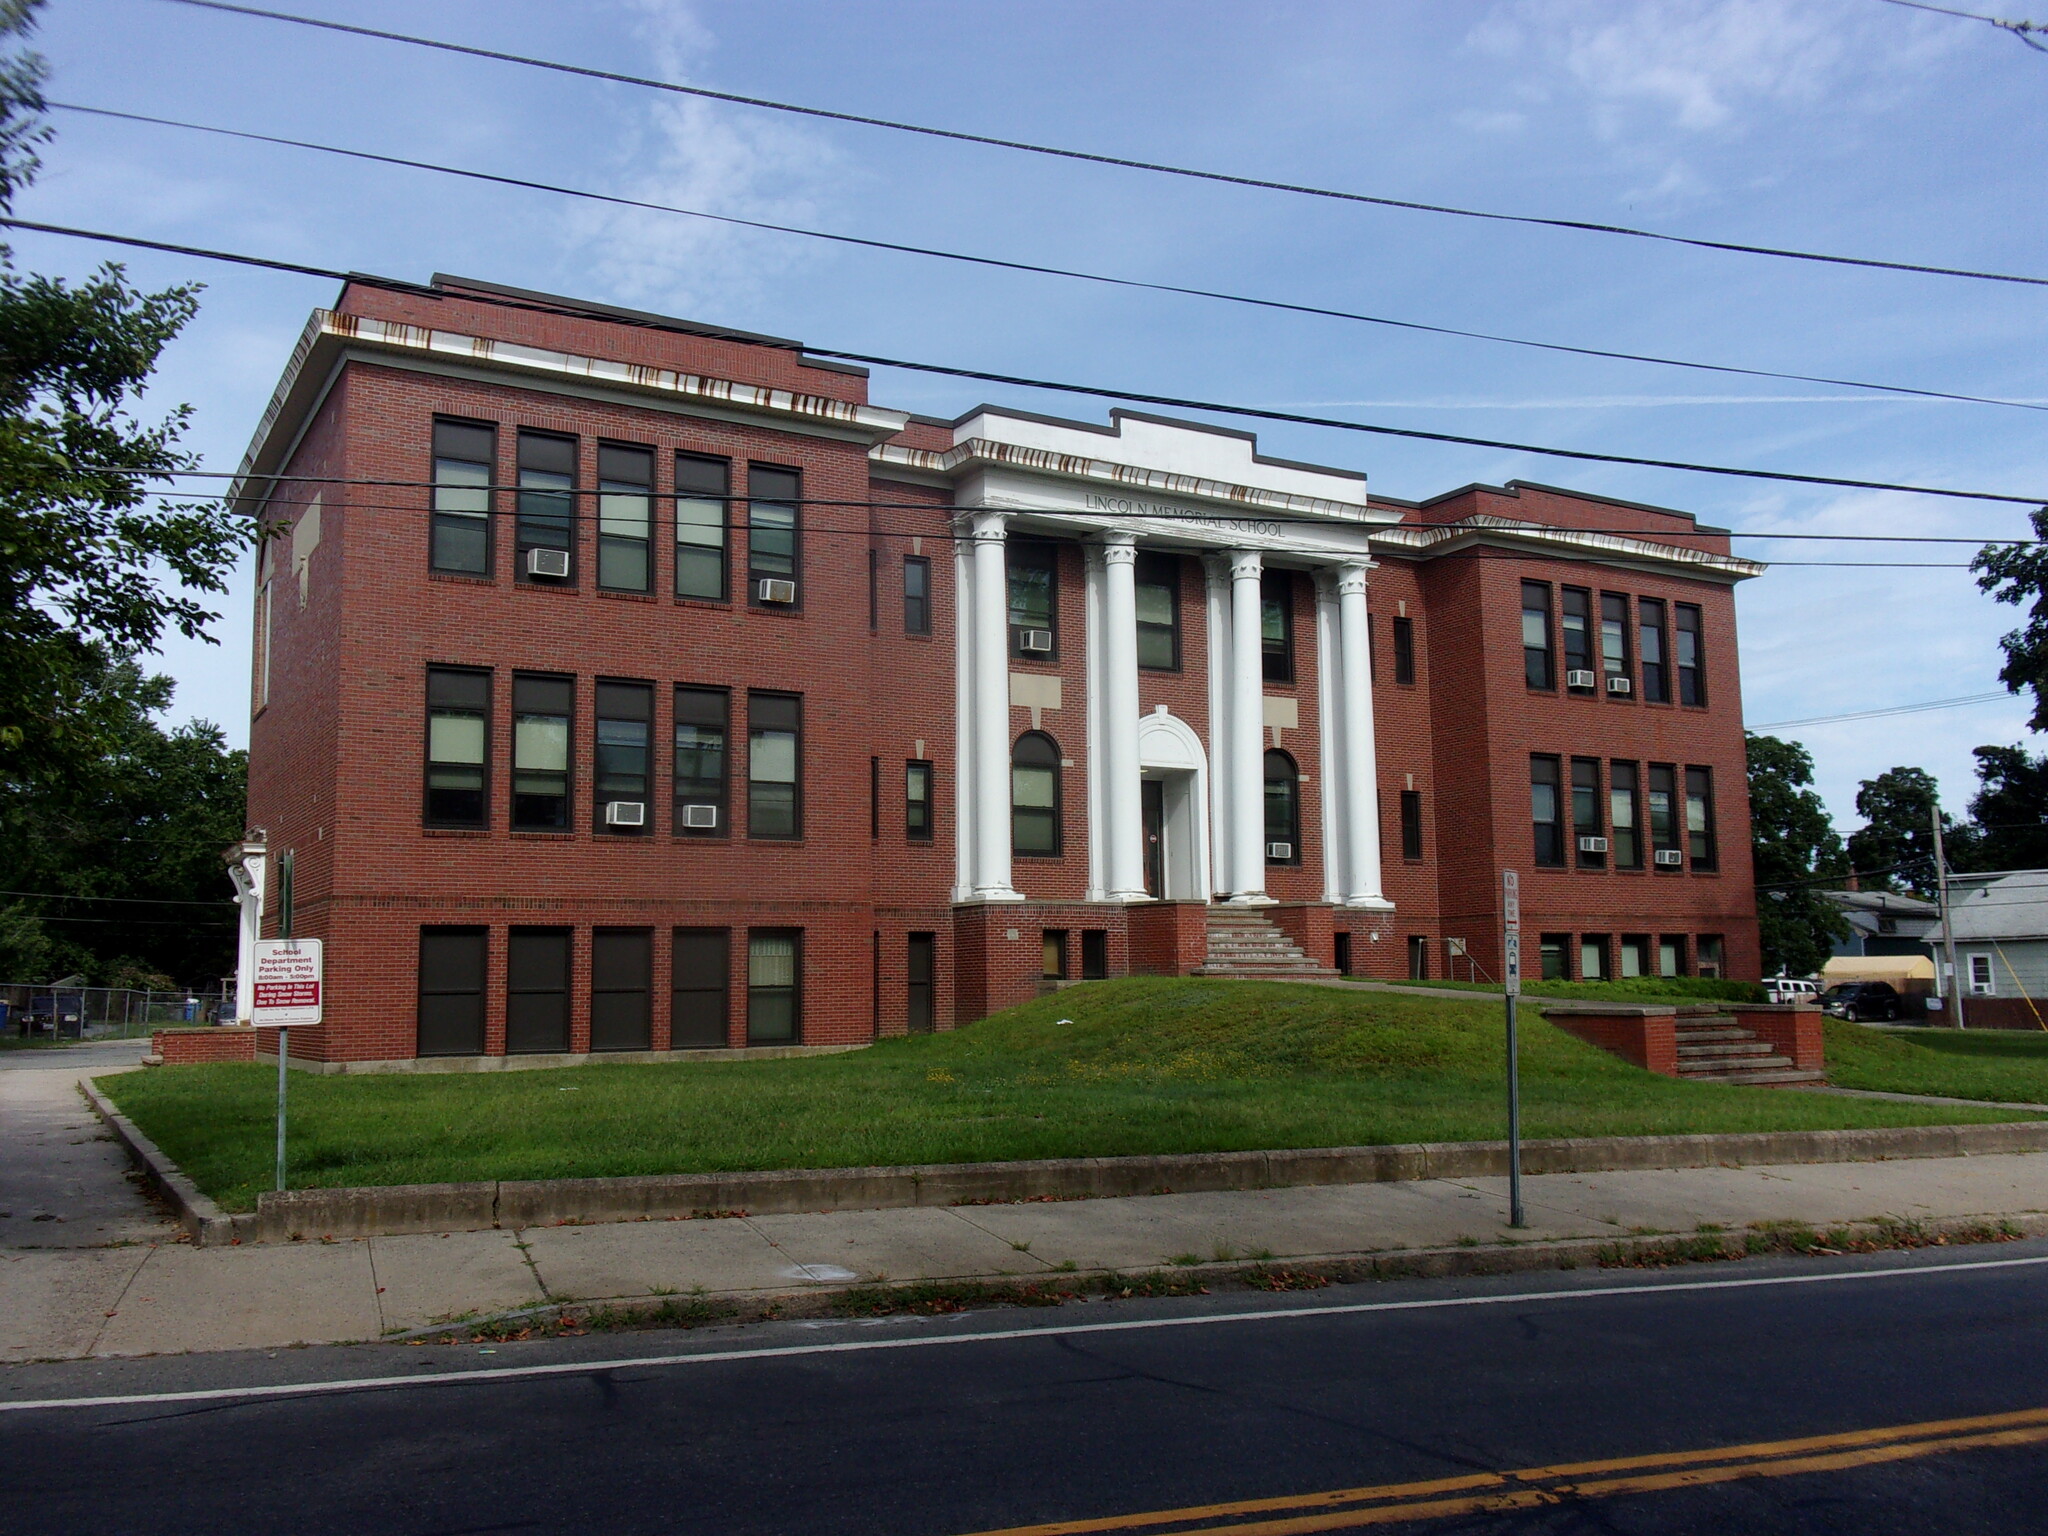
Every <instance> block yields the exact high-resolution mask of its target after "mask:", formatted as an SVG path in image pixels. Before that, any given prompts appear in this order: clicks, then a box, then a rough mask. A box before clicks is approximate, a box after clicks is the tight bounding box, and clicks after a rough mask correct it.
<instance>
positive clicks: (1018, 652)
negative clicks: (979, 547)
mask: <svg viewBox="0 0 2048 1536" xmlns="http://www.w3.org/2000/svg"><path fill="white" fill-rule="evenodd" d="M1007 545H1008V547H1007V548H1006V549H1005V550H1004V556H1003V564H1004V568H1005V570H1006V571H1007V572H1008V577H1007V579H1008V581H1009V587H1010V654H1011V655H1012V656H1021V657H1023V658H1024V659H1026V660H1027V661H1053V660H1056V659H1057V658H1058V656H1059V653H1060V639H1059V635H1060V626H1059V619H1060V602H1059V577H1060V560H1059V548H1058V546H1056V545H1052V544H1047V543H1044V542H1043V541H1041V540H1037V539H1011V540H1008V541H1007Z"/></svg>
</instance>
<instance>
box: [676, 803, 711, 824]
mask: <svg viewBox="0 0 2048 1536" xmlns="http://www.w3.org/2000/svg"><path fill="white" fill-rule="evenodd" d="M683 825H684V826H686V827H715V826H717V825H718V807H717V806H715V805H686V806H684V807H683Z"/></svg>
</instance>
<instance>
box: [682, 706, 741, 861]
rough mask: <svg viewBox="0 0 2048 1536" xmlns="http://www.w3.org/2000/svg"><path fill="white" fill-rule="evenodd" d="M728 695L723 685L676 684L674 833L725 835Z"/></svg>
mask: <svg viewBox="0 0 2048 1536" xmlns="http://www.w3.org/2000/svg"><path fill="white" fill-rule="evenodd" d="M731 709H732V695H731V694H730V693H728V692H727V691H726V690H725V689H723V688H692V687H689V686H687V685H679V686H678V687H677V688H676V794H675V802H676V805H675V832H676V836H678V837H724V836H726V835H727V831H728V828H727V823H726V803H727V790H726V785H727V782H728V780H727V775H728V769H727V766H726V764H727V751H726V742H727V734H728V729H727V719H728V716H729V714H730V712H731Z"/></svg>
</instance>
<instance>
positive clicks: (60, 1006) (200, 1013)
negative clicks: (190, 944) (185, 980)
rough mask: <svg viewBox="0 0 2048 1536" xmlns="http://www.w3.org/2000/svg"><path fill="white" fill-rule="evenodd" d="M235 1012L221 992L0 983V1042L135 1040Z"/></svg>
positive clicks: (214, 1020) (215, 1020) (217, 1019)
mask: <svg viewBox="0 0 2048 1536" xmlns="http://www.w3.org/2000/svg"><path fill="white" fill-rule="evenodd" d="M233 1013H234V998H233V997H232V996H231V995H224V993H223V989H222V988H220V987H215V988H213V989H211V990H208V989H204V988H201V989H196V990H191V991H179V992H147V991H143V990H141V989H140V988H136V987H77V986H64V985H61V984H60V985H55V986H52V985H50V984H48V983H44V984H41V985H37V984H35V983H32V982H0V1037H5V1038H8V1039H16V1040H24V1039H25V1040H135V1039H140V1038H141V1037H142V1036H144V1035H147V1034H148V1033H150V1031H152V1030H157V1029H178V1028H190V1027H192V1026H195V1025H202V1024H218V1023H219V1022H220V1021H221V1019H222V1018H223V1017H231V1016H232V1015H233Z"/></svg>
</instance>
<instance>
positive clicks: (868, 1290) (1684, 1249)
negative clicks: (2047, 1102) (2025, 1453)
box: [383, 1212, 2048, 1343]
mask: <svg viewBox="0 0 2048 1536" xmlns="http://www.w3.org/2000/svg"><path fill="white" fill-rule="evenodd" d="M1768 1225H1769V1224H1768V1223H1758V1224H1756V1225H1755V1226H1753V1227H1745V1228H1738V1229H1735V1230H1731V1231H1725V1232H1724V1231H1715V1232H1693V1233H1684V1232H1672V1233H1655V1234H1645V1235H1631V1236H1628V1237H1583V1238H1564V1239H1559V1240H1556V1241H1552V1242H1532V1243H1497V1244H1482V1245H1480V1246H1476V1247H1457V1248H1412V1249H1386V1250H1382V1251H1380V1252H1375V1253H1330V1254H1309V1255H1305V1256H1299V1257H1289V1258H1285V1259H1231V1260H1226V1261H1222V1262H1216V1263H1209V1264H1190V1265H1187V1266H1185V1267H1182V1266H1175V1267H1173V1268H1171V1269H1147V1270H1142V1271H1118V1270H1109V1269H1097V1270H1080V1271H1073V1272H1067V1273H1056V1274H1036V1275H960V1276H956V1277H954V1278H952V1279H950V1280H894V1281H891V1280H874V1281H866V1282H861V1283H858V1284H853V1285H817V1286H807V1287H805V1288H804V1289H803V1290H801V1291H772V1292H771V1291H704V1292H699V1293H695V1294H692V1295H690V1296H685V1297H678V1296H672V1295H671V1296H652V1295H650V1296H613V1297H596V1298H584V1299H580V1300H577V1301H563V1302H549V1303H545V1304H543V1305H541V1306H536V1307H521V1308H518V1309H517V1310H515V1311H511V1312H500V1313H493V1314H491V1315H489V1316H485V1317H472V1318H467V1319H464V1320H462V1321H459V1322H448V1323H431V1324H428V1325H427V1326H425V1327H422V1328H408V1329H406V1330H405V1331H403V1332H401V1333H393V1334H387V1335H386V1336H385V1338H384V1340H383V1342H386V1343H404V1342H410V1341H413V1340H418V1339H428V1340H432V1339H447V1340H449V1341H450V1342H455V1341H457V1339H459V1338H460V1337H461V1336H465V1335H468V1334H470V1333H473V1332H475V1331H476V1330H477V1329H480V1328H491V1327H494V1326H498V1327H502V1326H508V1325H514V1324H518V1323H521V1322H531V1323H534V1324H539V1325H542V1326H545V1325H546V1324H547V1323H548V1322H550V1321H566V1322H583V1321H587V1320H589V1319H590V1318H591V1317H592V1316H593V1314H603V1315H605V1316H606V1318H607V1320H608V1321H613V1322H617V1321H624V1322H625V1323H626V1325H627V1326H633V1325H634V1323H635V1320H641V1321H643V1322H644V1323H645V1324H646V1325H649V1326H662V1325H664V1324H669V1325H674V1326H700V1325H712V1324H718V1325H729V1324H734V1323H749V1322H764V1321H769V1320H776V1321H795V1320H802V1319H805V1318H817V1317H836V1316H843V1315H845V1314H844V1312H843V1310H842V1305H841V1304H842V1302H843V1300H844V1298H846V1297H847V1296H849V1295H852V1294H855V1293H859V1294H863V1295H874V1296H877V1297H880V1298H882V1299H884V1300H886V1299H887V1298H888V1297H889V1296H892V1295H907V1296H915V1295H918V1294H919V1293H923V1294H925V1295H930V1294H932V1293H934V1292H940V1293H943V1292H945V1291H947V1290H956V1291H962V1292H966V1291H970V1290H972V1289H974V1288H983V1289H984V1290H985V1293H986V1294H985V1295H984V1296H983V1297H982V1298H980V1299H976V1298H974V1297H972V1296H969V1297H968V1298H967V1299H966V1300H965V1301H964V1302H963V1304H962V1310H964V1309H965V1308H966V1307H967V1306H974V1305H985V1306H1001V1305H1005V1304H1012V1305H1014V1304H1017V1303H1016V1302H1015V1301H1011V1302H1008V1303H1006V1295H1005V1293H1008V1294H1009V1295H1012V1296H1015V1297H1017V1298H1019V1299H1020V1300H1021V1299H1025V1298H1029V1299H1030V1300H1031V1301H1032V1302H1034V1303H1035V1304H1043V1302H1044V1299H1045V1298H1047V1297H1059V1298H1062V1299H1070V1300H1076V1299H1080V1298H1082V1297H1087V1296H1114V1295H1118V1294H1120V1293H1121V1290H1122V1287H1121V1285H1120V1284H1119V1282H1123V1281H1137V1282H1140V1283H1139V1284H1138V1285H1137V1286H1136V1287H1135V1289H1136V1291H1137V1293H1138V1294H1154V1292H1153V1291H1152V1290H1151V1289H1150V1288H1149V1287H1148V1286H1147V1285H1145V1284H1144V1282H1146V1281H1148V1280H1156V1279H1158V1278H1162V1277H1163V1278H1166V1279H1169V1280H1173V1281H1179V1282H1185V1284H1186V1285H1187V1286H1188V1287H1189V1288H1190V1289H1207V1290H1264V1291H1278V1290H1308V1289H1315V1288H1318V1287H1320V1286H1321V1285H1324V1284H1329V1285H1350V1284H1358V1283H1361V1282H1363V1281H1368V1280H1451V1279H1462V1278H1467V1277H1471V1276H1480V1275H1512V1274H1527V1273H1532V1272H1535V1271H1539V1270H1567V1269H1600V1268H1618V1269H1627V1268H1640V1267H1645V1266H1653V1265H1654V1266H1662V1265H1676V1264H1692V1263H1712V1262H1718V1261H1722V1260H1734V1259H1741V1258H1746V1257H1750V1256H1751V1255H1750V1254H1749V1253H1748V1248H1747V1240H1748V1237H1749V1234H1750V1233H1751V1232H1752V1231H1756V1230H1764V1229H1767V1228H1768ZM1900 1228H1906V1229H1910V1231H1911V1232H1912V1233H1913V1234H1914V1237H1915V1238H1916V1241H1914V1242H1911V1243H1895V1242H1893V1241H1891V1240H1892V1239H1893V1238H1895V1237H1896V1234H1897V1233H1898V1231H1899V1230H1900ZM1994 1229H2003V1230H2002V1231H2000V1232H1999V1233H1998V1235H1997V1236H1993V1235H1991V1234H1992V1231H1993V1230H1994ZM1813 1230H1814V1231H1815V1232H1817V1233H1824V1234H1825V1235H1828V1236H1844V1237H1847V1238H1848V1239H1849V1240H1851V1241H1855V1240H1859V1239H1867V1240H1870V1241H1873V1242H1876V1243H1878V1244H1880V1245H1881V1246H1892V1247H1897V1248H1899V1249H1901V1250H1904V1249H1907V1248H1915V1247H1940V1246H1947V1245H1948V1244H1949V1243H1951V1242H1953V1243H1955V1244H1956V1245H1957V1246H1963V1245H1965V1244H1975V1243H1988V1242H1997V1241H2009V1240H2017V1239H2018V1238H2029V1237H2048V1213H2038V1212H2034V1213H2027V1214H2024V1215H2014V1216H1962V1217H1944V1218H1941V1219H1938V1220H1931V1221H1928V1220H1923V1221H1900V1222H1897V1223H1893V1224H1888V1223H1886V1222H1883V1221H1849V1222H1835V1223H1832V1224H1830V1225H1827V1226H1825V1227H1819V1228H1814V1229H1813ZM1262 1281H1263V1282H1265V1283H1263V1284H1262V1283H1260V1282H1262ZM1169 1294H1181V1292H1178V1291H1176V1292H1172V1293H1169ZM679 1302H680V1303H682V1304H684V1305H686V1306H688V1307H690V1308H692V1309H693V1310H694V1311H695V1312H696V1313H697V1316H696V1317H695V1318H694V1319H693V1320H692V1321H691V1322H687V1323H678V1322H677V1321H676V1319H675V1316H674V1313H675V1309H676V1307H677V1305H678V1303H679Z"/></svg>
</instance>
